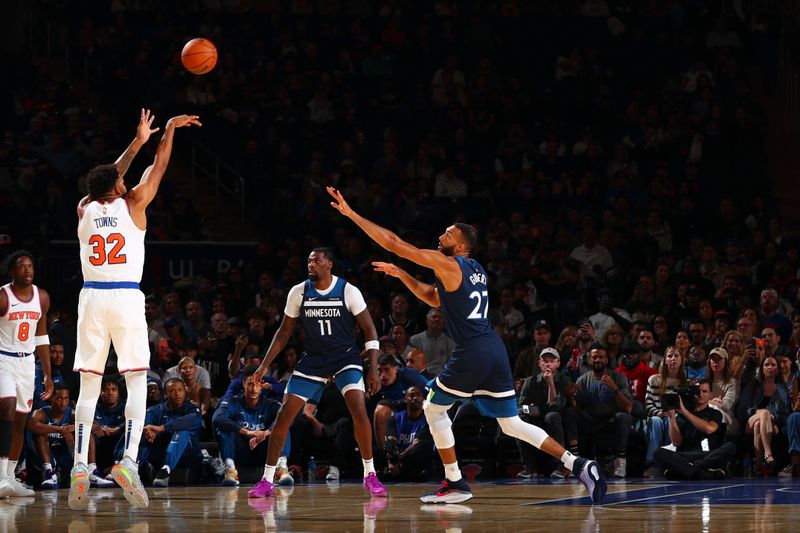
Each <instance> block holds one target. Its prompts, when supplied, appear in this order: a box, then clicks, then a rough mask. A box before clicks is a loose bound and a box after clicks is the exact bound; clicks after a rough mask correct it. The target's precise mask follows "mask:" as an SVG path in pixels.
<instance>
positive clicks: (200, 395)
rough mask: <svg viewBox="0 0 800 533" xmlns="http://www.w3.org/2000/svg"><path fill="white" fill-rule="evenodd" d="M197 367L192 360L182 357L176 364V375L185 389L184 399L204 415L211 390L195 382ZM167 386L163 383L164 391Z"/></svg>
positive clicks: (209, 402) (209, 404)
mask: <svg viewBox="0 0 800 533" xmlns="http://www.w3.org/2000/svg"><path fill="white" fill-rule="evenodd" d="M199 368H202V367H198V366H197V365H196V364H195V362H194V359H192V358H191V357H189V356H186V357H184V358H183V359H181V360H180V362H179V363H178V375H180V377H181V380H182V381H183V384H184V386H185V388H186V399H187V400H188V401H190V402H192V403H193V404H195V405H196V406H197V407H199V408H200V414H202V415H205V414H206V413H207V412H208V409H209V407H210V406H211V389H210V388H209V387H207V386H204V385H203V384H201V383H200V382H198V381H197V373H198V369H199ZM166 389H167V384H166V382H165V383H164V390H165V391H166Z"/></svg>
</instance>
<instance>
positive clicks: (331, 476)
mask: <svg viewBox="0 0 800 533" xmlns="http://www.w3.org/2000/svg"><path fill="white" fill-rule="evenodd" d="M325 481H339V469H338V468H337V467H335V466H333V465H331V466H330V468H328V474H327V475H326V476H325Z"/></svg>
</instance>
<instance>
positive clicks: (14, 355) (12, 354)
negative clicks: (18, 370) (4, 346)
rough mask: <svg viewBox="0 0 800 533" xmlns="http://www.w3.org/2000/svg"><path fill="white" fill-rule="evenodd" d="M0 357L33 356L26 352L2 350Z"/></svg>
mask: <svg viewBox="0 0 800 533" xmlns="http://www.w3.org/2000/svg"><path fill="white" fill-rule="evenodd" d="M0 355H7V356H8V357H28V356H29V355H33V354H32V353H25V352H6V351H4V350H0Z"/></svg>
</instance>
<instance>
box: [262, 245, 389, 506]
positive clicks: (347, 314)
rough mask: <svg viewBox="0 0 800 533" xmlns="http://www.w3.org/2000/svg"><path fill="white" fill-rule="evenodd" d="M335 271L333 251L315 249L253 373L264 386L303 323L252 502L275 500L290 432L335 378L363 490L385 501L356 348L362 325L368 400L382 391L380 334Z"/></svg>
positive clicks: (357, 295)
mask: <svg viewBox="0 0 800 533" xmlns="http://www.w3.org/2000/svg"><path fill="white" fill-rule="evenodd" d="M332 268H333V252H332V251H331V250H330V249H329V248H315V249H314V250H313V251H312V252H311V254H310V255H309V256H308V279H307V280H306V281H304V282H302V283H298V284H297V285H295V286H294V287H292V289H291V290H290V291H289V295H288V296H287V298H286V309H284V312H283V321H282V322H281V325H280V328H278V331H277V332H275V336H274V337H273V338H272V343H271V344H270V346H269V349H268V350H267V354H266V355H265V356H264V360H263V361H262V362H261V366H259V367H258V370H257V371H256V373H255V377H256V382H257V383H260V382H261V377H262V376H263V375H264V374H265V373H266V372H267V371H268V370H269V365H270V363H272V360H273V359H275V357H276V356H277V355H278V354H279V353H280V352H281V350H283V347H284V346H285V345H286V342H287V341H288V340H289V338H290V337H291V335H292V332H293V331H294V326H295V324H296V323H297V320H298V319H299V320H300V322H301V324H302V325H303V334H304V336H303V342H304V348H305V351H304V353H303V355H302V357H301V358H300V360H299V361H298V362H297V365H295V367H294V372H293V373H292V377H291V378H290V379H289V383H288V384H287V385H286V394H284V396H283V404H282V405H281V408H280V411H278V417H277V418H276V419H275V424H274V425H273V427H272V435H270V439H269V447H268V451H267V464H266V465H265V466H264V477H263V478H261V481H259V482H258V483H256V485H255V486H254V487H253V488H252V489H250V491H249V492H248V493H247V494H248V496H250V497H251V498H263V497H266V496H270V495H272V493H273V490H274V488H273V485H272V480H273V477H274V476H275V469H276V467H277V464H278V456H279V455H280V452H281V449H282V448H283V444H284V441H285V440H286V434H287V433H288V431H289V426H291V425H292V422H294V419H295V417H296V416H297V413H299V412H300V409H302V408H303V405H304V404H305V403H306V402H307V401H308V400H309V399H311V398H315V399H317V400H318V399H319V397H320V395H321V394H322V388H323V387H324V385H325V383H326V382H327V381H328V379H330V378H331V377H335V378H336V386H337V387H339V391H340V392H341V393H342V395H343V396H344V399H345V402H346V403H347V408H348V409H349V410H350V414H351V415H352V416H353V426H354V431H355V438H356V442H357V443H358V449H359V450H360V451H361V459H362V461H363V463H364V488H366V489H367V490H369V491H370V494H372V495H373V496H386V489H385V488H384V487H383V485H381V482H380V481H379V480H378V476H377V475H376V474H375V465H374V463H373V459H372V427H371V426H370V423H369V417H367V409H366V406H365V405H364V374H363V371H362V367H361V354H360V353H359V350H358V348H356V339H355V334H354V329H355V328H354V326H355V321H358V325H359V327H360V328H361V331H363V332H364V337H365V338H367V339H369V340H368V341H367V342H366V343H365V345H364V347H365V348H366V350H367V352H368V353H369V357H370V366H369V376H368V377H367V391H369V393H370V394H375V393H377V392H378V391H379V390H380V388H381V382H380V379H379V378H378V348H379V344H378V334H377V332H376V331H375V325H374V324H373V323H372V318H371V317H370V315H369V311H368V310H367V304H366V302H365V301H364V297H363V296H362V295H361V291H359V290H358V289H357V288H356V287H354V286H353V285H350V284H349V283H347V282H346V281H345V280H344V279H342V278H338V277H336V276H333V275H332V274H331V269H332Z"/></svg>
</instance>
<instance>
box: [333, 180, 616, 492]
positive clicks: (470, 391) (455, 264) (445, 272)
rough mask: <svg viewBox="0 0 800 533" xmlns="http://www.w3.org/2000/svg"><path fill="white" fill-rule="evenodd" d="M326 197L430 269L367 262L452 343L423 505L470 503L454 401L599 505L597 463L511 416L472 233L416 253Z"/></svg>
mask: <svg viewBox="0 0 800 533" xmlns="http://www.w3.org/2000/svg"><path fill="white" fill-rule="evenodd" d="M327 191H328V194H330V195H331V197H332V198H333V201H332V202H331V206H332V207H333V208H335V209H336V210H337V211H339V212H340V213H341V214H342V215H343V216H345V217H347V218H349V219H350V220H352V221H353V223H355V224H356V225H357V226H358V227H359V228H361V230H363V231H364V233H366V234H367V235H368V236H369V237H370V238H371V239H372V240H373V241H375V242H376V243H377V244H378V245H379V246H381V247H382V248H384V249H385V250H387V251H389V252H391V253H394V254H397V255H398V256H400V257H402V258H404V259H408V260H409V261H411V262H413V263H415V264H417V265H419V266H422V267H425V268H428V269H431V270H433V273H434V279H435V281H434V283H433V284H429V283H423V282H421V281H420V280H418V279H417V278H416V277H414V276H413V275H411V274H409V273H408V272H406V271H405V270H403V269H401V268H398V267H397V266H395V265H393V264H391V263H383V262H380V261H376V262H373V263H372V265H373V267H375V270H376V271H378V272H383V273H384V274H387V275H389V276H392V277H395V278H398V279H399V280H400V281H401V282H402V283H403V285H405V286H406V287H407V288H408V289H409V290H410V291H411V292H412V293H414V295H415V296H416V297H417V298H419V299H420V300H422V301H423V302H425V303H426V304H428V305H430V306H431V307H439V308H441V310H442V314H443V315H444V318H445V322H446V324H447V331H448V332H449V334H450V336H451V338H452V339H453V340H454V341H455V343H456V348H455V350H454V351H453V354H452V356H451V357H450V358H449V359H448V360H447V362H446V363H445V365H444V367H443V368H442V370H441V371H440V372H439V373H438V374H437V376H436V379H435V380H434V381H433V382H431V392H430V394H429V395H428V397H427V399H426V400H425V403H424V405H423V409H424V411H425V417H426V418H427V419H428V425H429V426H430V428H431V434H432V435H433V440H434V442H435V443H436V448H437V449H438V450H439V455H440V457H441V459H442V463H443V464H444V471H445V479H444V481H443V482H442V485H441V487H440V488H439V489H438V490H436V491H435V492H433V493H431V494H426V495H424V496H422V497H421V498H420V499H421V500H422V502H423V503H459V502H464V501H467V500H469V499H471V498H472V492H471V491H470V489H469V485H467V482H466V481H465V480H464V479H463V477H462V475H461V470H460V469H459V467H458V459H457V457H456V451H455V436H454V435H453V429H452V421H451V420H450V418H449V417H448V415H447V411H448V410H449V409H450V407H451V406H452V405H453V404H455V402H457V401H464V400H465V399H468V398H472V400H473V402H474V405H475V406H476V407H477V408H478V410H479V411H480V412H481V414H483V415H484V416H491V417H493V418H496V419H497V423H498V425H499V426H500V429H501V430H502V431H503V433H505V434H506V435H509V436H511V437H516V438H518V439H521V440H524V441H525V442H528V443H529V444H532V445H533V446H535V447H537V448H539V449H540V450H542V451H543V452H545V453H547V454H548V455H551V456H552V457H554V458H556V459H559V460H560V461H561V462H562V463H564V465H565V466H566V467H567V468H568V469H569V470H571V471H573V472H574V474H575V476H576V477H577V478H578V479H580V481H581V482H582V483H583V484H584V485H586V488H587V489H588V491H589V495H590V496H591V499H592V502H593V503H597V502H599V501H600V500H601V499H602V498H603V496H605V493H606V490H607V484H606V481H605V479H604V478H603V476H602V474H601V473H600V467H599V465H598V464H597V463H596V462H595V461H591V460H588V459H584V458H582V457H576V456H574V455H572V454H571V453H570V452H569V451H567V450H565V449H564V447H563V446H561V445H560V444H559V443H558V442H556V441H555V439H553V438H551V437H550V436H549V435H548V434H547V432H545V431H544V430H543V429H541V428H538V427H536V426H534V425H532V424H528V423H525V422H523V421H522V420H521V419H520V417H519V414H518V413H517V402H516V397H515V394H514V383H513V381H512V376H511V366H510V364H509V358H508V353H507V351H506V348H505V345H504V344H503V341H502V339H500V337H499V336H498V335H497V332H496V331H495V329H494V327H493V326H492V324H491V322H490V321H489V318H488V315H489V286H488V281H489V277H488V276H487V275H486V271H485V270H484V268H483V266H482V265H481V264H480V263H478V262H477V261H476V260H475V259H473V258H472V257H471V256H472V254H473V253H474V251H475V248H476V246H477V245H478V230H477V229H476V228H475V227H474V226H470V225H469V224H464V223H462V222H457V223H455V224H452V225H451V226H448V227H447V228H446V229H445V231H444V233H443V234H442V235H440V236H439V246H438V250H422V249H420V248H417V247H416V246H413V245H411V244H409V243H407V242H406V241H404V240H403V239H401V238H400V237H398V236H397V235H396V234H395V233H393V232H392V231H389V230H388V229H386V228H383V227H381V226H379V225H377V224H375V223H374V222H372V221H370V220H367V219H366V218H364V217H362V216H361V215H359V214H358V213H356V212H355V211H354V210H353V208H352V207H350V205H349V204H348V203H347V202H346V201H345V199H344V196H342V194H341V193H340V192H339V191H338V190H337V189H335V188H333V187H328V188H327ZM428 355H430V354H428Z"/></svg>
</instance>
